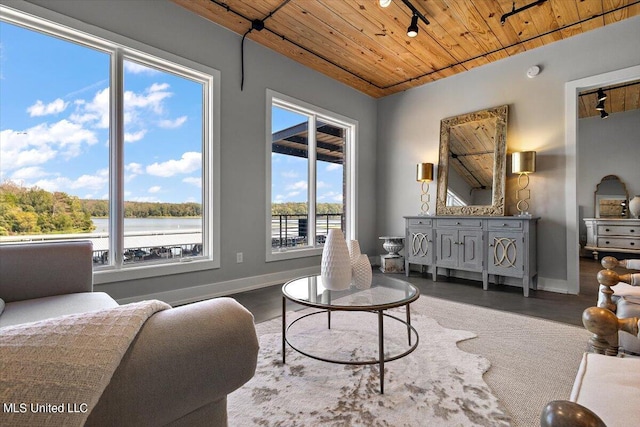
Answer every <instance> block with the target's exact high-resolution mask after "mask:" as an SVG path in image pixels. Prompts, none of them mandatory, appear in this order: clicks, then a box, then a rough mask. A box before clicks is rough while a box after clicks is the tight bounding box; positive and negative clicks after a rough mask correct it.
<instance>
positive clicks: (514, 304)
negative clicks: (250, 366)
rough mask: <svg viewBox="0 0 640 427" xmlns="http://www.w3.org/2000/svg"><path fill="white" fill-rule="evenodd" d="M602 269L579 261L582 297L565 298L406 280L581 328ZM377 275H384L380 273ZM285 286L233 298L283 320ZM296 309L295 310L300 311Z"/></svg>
mask: <svg viewBox="0 0 640 427" xmlns="http://www.w3.org/2000/svg"><path fill="white" fill-rule="evenodd" d="M601 269H602V267H601V266H600V263H599V262H598V261H595V260H593V259H587V258H581V259H580V289H581V292H580V295H566V294H559V293H555V292H545V291H535V290H531V291H530V293H529V297H528V298H525V297H524V296H523V295H522V289H521V288H517V287H515V286H504V285H492V284H490V285H489V289H488V290H487V291H483V290H482V283H480V282H477V281H466V280H454V279H446V278H444V277H442V278H441V277H438V281H437V282H433V280H431V279H430V277H431V275H427V274H420V273H418V272H412V273H411V275H410V277H409V278H406V277H405V276H404V275H398V276H397V277H398V278H403V279H406V280H407V281H409V282H411V283H413V284H414V285H415V286H417V287H418V288H419V289H420V292H421V295H422V296H425V295H426V296H432V297H436V298H442V299H446V300H451V301H457V302H462V303H466V304H474V305H478V306H483V307H489V308H493V309H496V310H503V311H509V312H512V313H517V314H524V315H528V316H534V317H540V318H544V319H549V320H554V321H558V322H563V323H568V324H572V325H577V326H582V312H583V311H584V309H585V308H587V307H591V306H594V305H595V304H596V301H597V294H598V282H597V280H596V274H597V273H598V271H600V270H601ZM374 274H382V273H380V272H379V271H378V270H377V269H375V270H374ZM281 288H282V285H275V286H270V287H267V288H262V289H257V290H254V291H248V292H242V293H238V294H234V295H231V297H233V298H235V299H236V300H237V301H238V302H240V303H241V304H242V305H244V306H245V307H247V309H249V311H251V312H252V313H253V315H254V317H255V319H256V323H259V322H263V321H265V320H269V319H273V318H275V317H278V316H280V314H281V311H282V294H281ZM298 308H300V307H299V306H293V305H292V309H298Z"/></svg>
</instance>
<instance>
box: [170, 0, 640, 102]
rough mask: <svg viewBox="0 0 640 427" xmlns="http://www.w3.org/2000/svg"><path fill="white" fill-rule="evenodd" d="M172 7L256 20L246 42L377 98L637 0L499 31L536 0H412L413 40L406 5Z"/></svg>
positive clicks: (231, 25) (560, 6)
mask: <svg viewBox="0 0 640 427" xmlns="http://www.w3.org/2000/svg"><path fill="white" fill-rule="evenodd" d="M173 1H174V2H175V3H177V4H179V5H181V6H183V7H185V8H186V9H188V10H191V11H193V12H195V13H197V14H199V15H201V16H203V17H204V18H206V19H209V20H211V21H213V22H215V23H217V24H219V25H222V26H223V27H226V28H228V29H230V30H231V31H234V32H236V33H238V34H240V35H244V34H246V33H247V32H248V31H249V30H250V29H251V27H252V21H253V20H260V21H262V22H263V23H264V29H262V30H261V31H258V30H257V29H254V30H252V31H250V32H249V33H248V34H247V36H246V37H247V38H248V39H250V40H253V41H255V42H256V43H259V44H261V45H263V46H266V47H267V48H269V49H272V50H274V51H276V52H279V53H281V54H282V55H285V56H287V57H289V58H291V59H293V60H295V61H297V62H299V63H301V64H303V65H305V66H307V67H309V68H311V69H314V70H317V71H319V72H321V73H323V74H325V75H327V76H329V77H331V78H333V79H336V80H338V81H340V82H343V83H344V84H346V85H348V86H350V87H352V88H354V89H357V90H359V91H361V92H363V93H365V94H368V95H370V96H372V97H375V98H379V97H383V96H387V95H390V94H393V93H396V92H399V91H403V90H406V89H410V88H412V87H415V86H419V85H423V84H425V83H429V82H432V81H435V80H438V79H441V78H445V77H448V76H452V75H454V74H457V73H461V72H464V71H467V70H470V69H472V68H475V67H478V66H481V65H485V64H488V63H491V62H494V61H498V60H500V59H503V58H507V57H509V56H513V55H517V54H518V53H521V52H524V51H527V50H530V49H534V48H537V47H540V46H543V45H547V44H550V43H553V42H556V41H559V40H562V39H566V38H568V37H572V36H575V35H578V34H581V33H584V32H586V31H590V30H593V29H596V28H599V27H602V26H605V25H609V24H613V23H616V22H619V21H622V20H624V19H627V18H630V17H632V16H635V15H638V14H640V0H547V1H546V2H544V3H542V4H540V5H536V6H533V7H531V8H528V9H526V10H523V11H522V12H519V13H517V14H514V15H512V16H510V17H509V18H508V19H506V21H505V23H504V25H502V24H501V23H500V20H501V17H502V15H503V14H505V13H508V12H511V11H512V9H513V8H514V7H515V8H516V9H520V8H522V7H523V6H526V5H528V4H531V3H532V2H534V0H516V1H515V2H513V1H512V0H410V2H411V3H412V4H413V5H414V6H415V8H416V9H417V10H418V11H419V12H421V13H422V14H423V15H424V16H425V17H426V18H427V19H428V20H429V21H430V24H429V25H425V23H424V22H422V21H419V22H418V26H419V32H418V35H417V37H415V38H410V37H408V36H407V27H408V26H409V24H410V21H411V16H412V12H411V10H410V9H409V8H408V7H407V6H406V5H405V4H404V3H403V1H402V0H393V1H392V2H391V5H390V6H389V7H386V8H382V7H381V6H380V5H379V3H378V0H173ZM274 11H275V12H274ZM240 44H241V43H240V39H239V40H238V49H240ZM523 72H524V71H523ZM246 79H247V81H246V84H250V81H251V75H250V74H248V75H247V76H246Z"/></svg>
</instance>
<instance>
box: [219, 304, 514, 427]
mask: <svg viewBox="0 0 640 427" xmlns="http://www.w3.org/2000/svg"><path fill="white" fill-rule="evenodd" d="M426 300H427V298H425V297H421V298H420V299H419V300H418V301H416V302H415V303H414V304H412V310H411V320H412V324H413V326H414V327H415V328H416V329H417V331H418V333H419V335H420V343H419V345H418V347H417V349H416V350H415V351H414V352H413V353H411V354H409V355H408V356H406V357H404V358H402V359H399V360H395V361H392V362H388V363H386V364H385V394H383V395H381V394H380V392H379V387H380V382H379V381H380V378H379V372H378V366H377V365H367V366H355V365H337V364H331V363H326V362H321V361H317V360H314V359H311V358H308V357H306V356H303V355H301V354H299V353H298V352H296V351H294V350H292V349H291V348H290V347H288V346H287V363H286V365H283V364H282V354H281V346H282V341H281V339H282V338H281V327H282V324H281V319H275V320H272V321H269V322H264V323H261V324H258V325H257V330H258V335H259V337H260V346H261V349H260V355H259V359H258V368H257V372H256V375H255V377H254V378H253V379H252V380H251V381H250V382H248V383H247V384H246V385H245V386H244V387H242V388H241V389H240V390H238V391H236V392H234V393H232V394H231V395H230V396H229V400H228V411H229V425H230V426H232V427H233V426H251V425H259V426H324V425H326V426H329V425H330V426H394V427H395V426H465V427H466V426H508V425H510V417H509V415H507V413H506V411H505V409H504V407H503V406H502V405H501V404H500V403H499V401H498V399H497V398H496V397H495V396H494V395H493V394H492V392H491V390H490V388H489V387H488V386H487V384H486V383H485V382H484V381H483V379H482V375H483V373H484V372H485V371H486V370H487V369H489V366H490V363H489V361H488V360H487V359H485V358H484V357H481V356H479V355H475V354H471V353H468V352H465V351H462V350H460V349H459V348H458V347H457V345H456V343H457V342H459V341H461V340H467V339H470V338H473V337H475V336H476V335H475V334H474V333H472V332H468V331H464V330H451V329H446V328H443V327H442V326H440V325H439V324H438V322H437V321H436V320H434V319H432V318H430V317H429V316H428V314H429V308H428V305H427V303H426ZM307 312H309V311H304V312H302V313H307ZM392 312H393V313H394V314H395V315H396V316H398V317H399V318H401V319H404V308H403V309H398V310H392ZM459 314H460V315H461V316H465V313H463V312H460V313H459ZM287 316H288V318H287V320H288V321H289V322H290V321H291V320H293V318H294V317H296V316H300V313H289V314H288V315H287ZM469 326H473V325H471V324H470V325H469ZM345 331H346V332H345ZM288 337H290V340H291V341H292V342H295V344H296V346H299V347H300V348H304V349H306V350H309V351H312V352H313V354H316V353H321V355H323V356H325V357H331V358H338V359H345V358H346V359H349V358H354V357H357V358H363V357H365V358H366V357H375V355H376V354H377V316H376V315H375V314H372V313H354V312H349V313H345V312H341V313H337V312H334V313H333V314H332V328H331V330H328V329H327V324H326V315H324V314H322V315H315V316H310V317H307V318H305V319H304V320H302V321H300V322H299V323H297V324H296V325H294V327H293V328H292V329H291V331H290V335H289V334H288ZM406 345H407V329H406V327H405V326H403V325H402V324H401V323H399V322H396V321H393V320H392V319H388V318H386V317H385V346H386V349H387V350H389V351H390V352H391V353H392V354H397V352H398V351H399V349H400V348H406Z"/></svg>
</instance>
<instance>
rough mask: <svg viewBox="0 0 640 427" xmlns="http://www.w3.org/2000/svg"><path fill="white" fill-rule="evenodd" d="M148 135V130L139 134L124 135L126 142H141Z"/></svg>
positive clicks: (127, 133) (126, 133)
mask: <svg viewBox="0 0 640 427" xmlns="http://www.w3.org/2000/svg"><path fill="white" fill-rule="evenodd" d="M146 133H147V130H146V129H143V130H139V131H138V132H133V133H130V132H125V133H124V142H136V141H140V140H141V139H142V138H144V136H145V134H146Z"/></svg>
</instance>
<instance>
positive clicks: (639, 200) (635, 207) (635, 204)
mask: <svg viewBox="0 0 640 427" xmlns="http://www.w3.org/2000/svg"><path fill="white" fill-rule="evenodd" d="M629 212H630V213H631V216H632V217H634V218H640V196H636V197H634V198H633V199H631V200H629Z"/></svg>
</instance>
